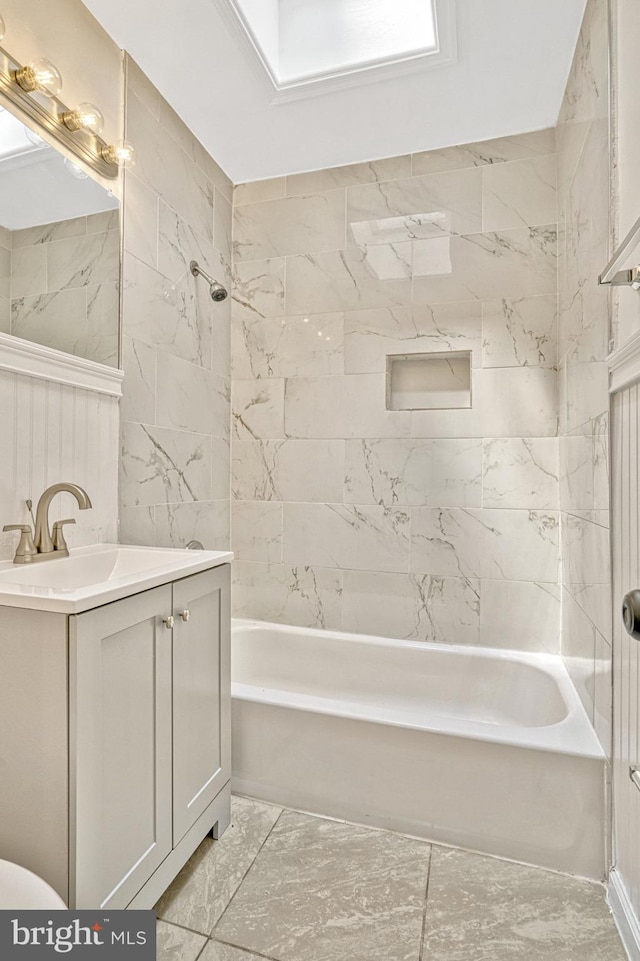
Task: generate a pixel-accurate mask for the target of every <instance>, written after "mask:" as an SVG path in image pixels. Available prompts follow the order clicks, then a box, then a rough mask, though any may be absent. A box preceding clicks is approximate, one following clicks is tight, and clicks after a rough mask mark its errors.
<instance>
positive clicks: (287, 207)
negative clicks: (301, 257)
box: [233, 190, 345, 261]
mask: <svg viewBox="0 0 640 961" xmlns="http://www.w3.org/2000/svg"><path fill="white" fill-rule="evenodd" d="M344 240H345V197H344V191H343V190H329V191H326V192H325V193H321V194H315V195H312V196H306V197H296V198H290V199H288V200H271V201H268V202H266V203H261V204H248V205H244V206H242V207H236V209H235V231H234V239H233V249H234V254H235V258H236V260H238V261H242V260H264V259H266V258H267V257H282V256H284V255H285V254H300V253H308V252H310V251H317V250H339V249H341V248H342V247H344Z"/></svg>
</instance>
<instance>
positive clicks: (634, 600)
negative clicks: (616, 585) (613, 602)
mask: <svg viewBox="0 0 640 961" xmlns="http://www.w3.org/2000/svg"><path fill="white" fill-rule="evenodd" d="M622 620H623V621H624V627H625V630H626V632H627V634H630V635H631V637H634V638H635V639H636V641H640V590H637V589H636V590H635V591H629V593H628V594H627V595H625V598H624V600H623V602H622Z"/></svg>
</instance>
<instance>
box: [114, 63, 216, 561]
mask: <svg viewBox="0 0 640 961" xmlns="http://www.w3.org/2000/svg"><path fill="white" fill-rule="evenodd" d="M126 102H127V110H126V114H127V117H126V125H127V138H128V139H129V140H130V141H131V142H132V143H134V144H135V146H136V161H137V162H136V166H135V167H134V168H133V169H132V170H130V171H127V173H126V175H125V196H124V265H123V315H122V333H123V367H124V370H125V380H124V385H123V389H124V396H123V399H122V453H121V472H120V525H121V538H122V540H123V541H124V542H137V543H140V544H156V545H159V546H174V547H183V546H185V544H186V543H187V542H188V541H189V540H191V539H192V538H197V539H198V540H200V541H202V542H203V544H204V546H205V547H208V548H211V549H217V548H225V547H228V544H229V456H230V455H229V429H230V428H229V425H230V369H229V343H230V340H229V338H230V313H231V308H230V304H231V301H230V298H229V299H228V300H226V301H224V302H222V303H218V304H214V303H213V302H212V301H211V298H210V297H209V291H208V285H207V284H206V283H205V282H204V281H203V280H202V279H196V278H194V277H192V276H191V274H190V272H189V262H190V261H191V260H192V259H195V260H197V261H198V262H199V263H200V264H201V265H202V267H203V268H204V269H205V270H207V271H208V272H209V273H211V274H213V275H214V276H215V277H216V278H218V279H219V280H220V281H222V282H223V283H224V284H225V286H227V287H228V288H230V284H231V276H230V260H231V251H230V237H231V190H232V188H231V183H230V181H229V180H228V178H227V177H226V176H225V174H224V173H223V172H222V170H221V169H220V168H219V167H218V165H217V164H216V163H215V161H214V160H213V159H212V158H211V157H210V156H209V155H208V154H207V153H206V152H205V150H204V148H203V147H202V146H201V145H200V143H199V142H198V141H197V140H196V139H195V138H194V137H193V135H192V134H191V133H190V131H189V130H188V129H187V128H186V127H185V126H184V124H183V123H182V121H181V120H180V119H179V117H178V116H177V115H176V114H175V113H174V112H173V110H172V109H171V108H170V107H169V105H168V104H167V103H166V102H165V101H164V100H163V99H162V98H161V97H160V94H159V93H158V91H157V90H156V88H155V87H154V86H153V85H152V84H151V83H150V82H149V81H148V80H147V78H146V77H145V76H144V74H142V72H141V71H140V70H139V68H138V67H137V66H136V65H135V63H134V62H133V61H132V60H131V59H129V58H128V62H127V90H126Z"/></svg>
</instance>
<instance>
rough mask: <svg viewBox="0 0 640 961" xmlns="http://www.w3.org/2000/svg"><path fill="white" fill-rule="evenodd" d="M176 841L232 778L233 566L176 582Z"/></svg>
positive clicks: (174, 765)
mask: <svg viewBox="0 0 640 961" xmlns="http://www.w3.org/2000/svg"><path fill="white" fill-rule="evenodd" d="M173 609H174V616H175V627H174V630H173V843H174V846H175V845H176V844H177V843H178V841H179V840H180V839H181V838H182V837H183V836H184V834H185V833H186V832H187V831H188V830H189V828H190V827H191V825H192V824H193V823H194V821H195V820H196V819H197V818H198V817H199V816H200V815H201V814H202V812H203V811H204V809H205V808H206V807H207V805H208V804H209V803H210V802H211V801H212V800H213V798H214V797H215V796H216V794H217V793H218V791H220V789H221V788H222V787H223V786H224V785H225V783H226V782H227V781H228V779H229V777H230V753H231V752H230V743H231V742H230V731H229V724H228V721H227V719H228V717H229V715H230V678H229V617H230V614H229V565H225V566H224V567H218V568H216V569H215V570H212V571H205V572H204V573H202V574H195V575H194V576H193V577H186V578H184V579H183V580H180V581H176V582H175V583H174V585H173Z"/></svg>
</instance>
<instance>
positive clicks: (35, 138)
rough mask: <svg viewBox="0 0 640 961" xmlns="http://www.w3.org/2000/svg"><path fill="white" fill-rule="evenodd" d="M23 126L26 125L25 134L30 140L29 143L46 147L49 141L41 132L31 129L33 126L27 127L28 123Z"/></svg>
mask: <svg viewBox="0 0 640 961" xmlns="http://www.w3.org/2000/svg"><path fill="white" fill-rule="evenodd" d="M23 126H24V134H25V137H26V138H27V140H28V141H29V143H32V144H33V146H34V147H45V146H47V141H46V140H44V139H43V138H42V137H41V136H40V134H37V133H36V132H35V130H32V129H31V127H27V125H26V123H25V124H23Z"/></svg>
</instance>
